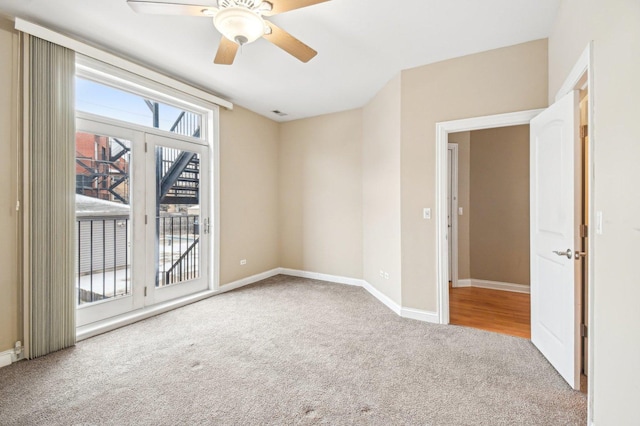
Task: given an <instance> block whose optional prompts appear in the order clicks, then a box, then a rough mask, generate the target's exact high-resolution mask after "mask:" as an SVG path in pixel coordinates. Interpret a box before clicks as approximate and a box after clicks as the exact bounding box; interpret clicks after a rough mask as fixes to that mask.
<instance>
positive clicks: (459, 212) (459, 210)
mask: <svg viewBox="0 0 640 426" xmlns="http://www.w3.org/2000/svg"><path fill="white" fill-rule="evenodd" d="M458 216H462V207H458Z"/></svg>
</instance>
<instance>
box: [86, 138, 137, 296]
mask: <svg viewBox="0 0 640 426" xmlns="http://www.w3.org/2000/svg"><path fill="white" fill-rule="evenodd" d="M130 168H131V141H128V140H126V139H121V138H116V137H111V136H106V135H96V134H92V133H86V132H78V133H77V134H76V226H77V229H76V234H77V235H76V236H77V244H76V245H77V250H76V251H77V262H76V263H77V271H76V288H77V304H78V305H83V304H85V303H92V302H97V301H100V300H105V299H110V298H114V297H119V296H124V295H128V294H130V289H131V284H130V280H131V270H130V265H131V256H130V252H129V247H130V246H131V233H130V232H129V230H130V223H131V206H130V202H129V200H130V199H131V196H130V191H129V186H130Z"/></svg>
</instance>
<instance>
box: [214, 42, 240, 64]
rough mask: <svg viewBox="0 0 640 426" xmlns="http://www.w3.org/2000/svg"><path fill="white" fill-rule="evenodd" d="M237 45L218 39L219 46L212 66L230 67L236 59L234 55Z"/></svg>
mask: <svg viewBox="0 0 640 426" xmlns="http://www.w3.org/2000/svg"><path fill="white" fill-rule="evenodd" d="M238 47H240V46H239V45H238V43H234V42H233V41H231V40H229V39H228V38H226V37H224V36H222V37H220V46H218V53H216V58H215V59H214V60H213V63H214V64H218V65H231V64H232V63H233V61H234V59H236V53H237V52H238Z"/></svg>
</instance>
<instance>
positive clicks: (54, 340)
mask: <svg viewBox="0 0 640 426" xmlns="http://www.w3.org/2000/svg"><path fill="white" fill-rule="evenodd" d="M28 40H29V41H28V51H29V53H28V61H29V77H28V80H27V85H28V89H27V90H28V91H29V95H28V102H29V114H28V116H27V117H25V118H26V119H27V120H28V125H27V128H28V132H29V133H28V144H29V147H28V151H29V160H28V167H29V170H28V174H29V181H30V182H29V185H30V186H29V188H30V200H29V201H30V210H29V246H30V250H29V260H28V261H29V267H28V270H29V275H30V277H29V282H28V287H29V293H30V294H29V296H28V297H29V302H28V304H29V307H30V313H29V327H28V331H29V344H30V350H29V352H30V354H29V356H30V358H36V357H39V356H42V355H46V354H48V353H50V352H54V351H57V350H59V349H63V348H66V347H69V346H72V345H74V344H75V341H76V330H75V299H74V265H75V256H74V254H75V226H74V222H75V168H74V164H75V118H74V117H75V107H74V75H75V52H73V51H72V50H69V49H67V48H64V47H61V46H58V45H56V44H53V43H50V42H48V41H45V40H42V39H40V38H37V37H33V36H31V37H28Z"/></svg>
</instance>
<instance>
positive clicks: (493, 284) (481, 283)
mask: <svg viewBox="0 0 640 426" xmlns="http://www.w3.org/2000/svg"><path fill="white" fill-rule="evenodd" d="M455 287H456V288H460V287H477V288H488V289H491V290H502V291H512V292H514V293H526V294H529V293H530V290H531V287H529V286H528V285H525V284H515V283H505V282H500V281H489V280H479V279H475V278H465V279H462V280H458V285H457V286H455Z"/></svg>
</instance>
